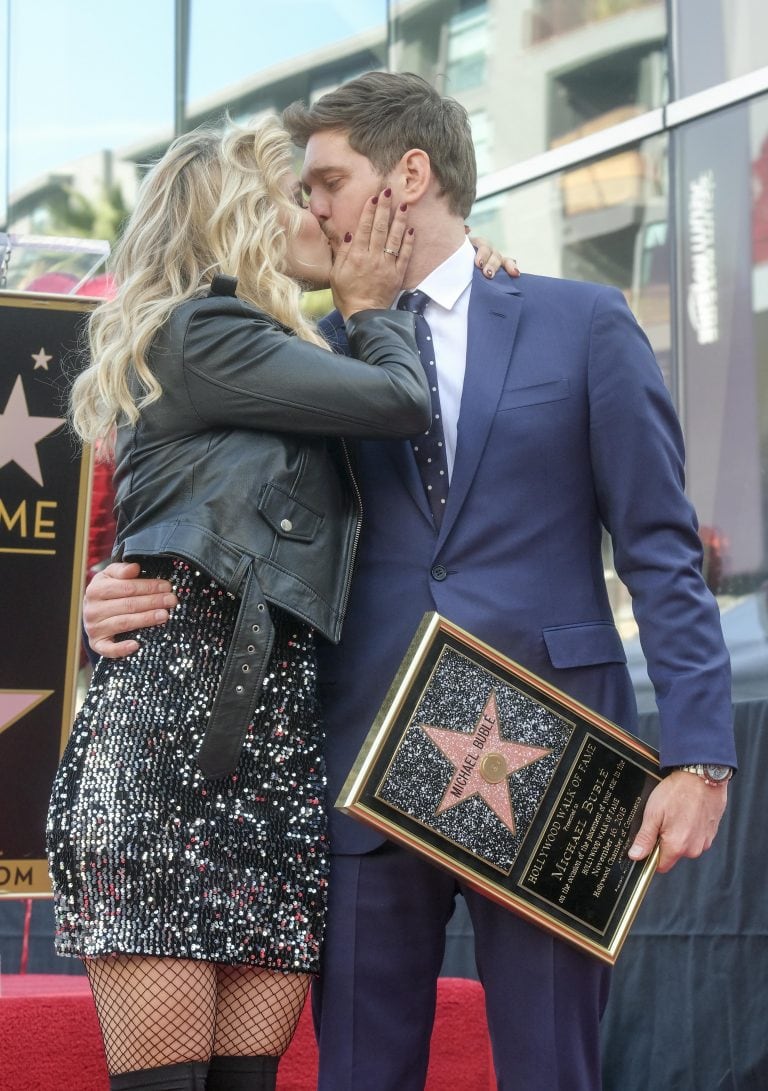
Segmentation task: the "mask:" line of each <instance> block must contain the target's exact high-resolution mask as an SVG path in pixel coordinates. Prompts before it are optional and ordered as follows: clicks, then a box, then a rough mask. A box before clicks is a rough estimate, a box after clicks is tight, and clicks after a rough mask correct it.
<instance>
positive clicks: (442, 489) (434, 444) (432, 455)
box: [397, 291, 448, 527]
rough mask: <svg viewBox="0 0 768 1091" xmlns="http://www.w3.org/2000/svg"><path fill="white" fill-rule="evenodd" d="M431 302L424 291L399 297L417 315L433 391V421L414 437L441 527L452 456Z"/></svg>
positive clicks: (419, 342)
mask: <svg viewBox="0 0 768 1091" xmlns="http://www.w3.org/2000/svg"><path fill="white" fill-rule="evenodd" d="M427 303H429V296H428V295H426V294H425V293H424V292H419V291H415V292H404V293H403V295H401V296H400V299H399V300H398V303H397V307H398V310H401V311H411V313H412V314H414V315H415V316H416V347H417V348H418V350H419V357H420V359H421V363H422V365H423V367H424V370H425V372H426V373H427V379H428V380H429V392H430V397H431V399H432V423H431V425H430V427H429V431H428V432H425V433H424V435H423V436H419V437H418V438H417V439H414V440H411V445H412V447H413V453H414V455H415V456H416V464H417V465H418V467H419V473H420V474H421V480H422V481H423V482H424V488H425V490H426V493H427V499H428V500H429V506H430V508H431V509H432V517H433V519H434V520H435V526H436V527H439V526H440V523H441V522H442V518H443V512H444V511H445V501H446V499H447V497H448V460H447V458H446V455H445V436H444V434H443V418H442V414H441V412H440V392H439V391H438V388H437V367H436V366H435V348H434V344H433V342H432V331H431V330H430V328H429V323H428V322H427V320H426V318H425V317H424V308H425V307H426V305H427Z"/></svg>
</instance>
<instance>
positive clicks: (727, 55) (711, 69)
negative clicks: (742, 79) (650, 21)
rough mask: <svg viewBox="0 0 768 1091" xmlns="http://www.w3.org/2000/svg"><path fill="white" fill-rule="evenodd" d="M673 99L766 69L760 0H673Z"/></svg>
mask: <svg viewBox="0 0 768 1091" xmlns="http://www.w3.org/2000/svg"><path fill="white" fill-rule="evenodd" d="M674 7H675V27H676V34H675V36H674V41H673V50H674V69H675V74H676V78H675V98H680V97H682V96H684V95H693V94H695V93H696V92H697V91H703V90H705V89H706V88H708V87H714V86H715V85H716V84H718V83H722V82H723V81H724V80H731V79H735V78H736V77H737V76H744V75H746V74H747V73H749V72H753V71H755V69H757V68H762V67H764V66H765V65H768V4H766V2H765V0H675V4H674Z"/></svg>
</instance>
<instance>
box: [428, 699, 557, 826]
mask: <svg viewBox="0 0 768 1091" xmlns="http://www.w3.org/2000/svg"><path fill="white" fill-rule="evenodd" d="M422 730H423V731H424V732H426V734H427V735H428V736H429V738H430V739H431V740H432V742H433V743H434V744H435V746H436V747H437V748H438V750H440V751H441V753H443V754H444V755H445V757H446V758H448V760H449V761H450V762H451V763H452V764H453V766H454V772H453V776H452V777H451V780H450V782H449V784H448V787H447V788H446V790H445V794H444V795H443V798H442V800H441V801H440V805H439V807H438V808H437V810H436V811H435V814H442V813H443V811H447V810H449V809H450V808H451V807H455V806H457V804H459V803H464V801H465V800H467V799H469V798H470V797H471V796H476V795H478V796H480V797H481V799H484V800H485V802H486V803H487V804H488V806H489V807H490V808H491V810H492V811H493V812H494V814H496V815H497V816H498V818H499V819H500V820H501V821H502V822H503V823H504V825H505V826H506V827H507V829H508V830H509V831H510V833H514V832H515V812H514V810H513V808H512V800H511V797H510V794H509V780H508V778H509V776H510V775H511V774H512V773H515V772H517V770H518V769H524V768H525V766H526V765H531V764H533V762H535V761H540V760H541V758H544V757H546V756H547V754H551V753H552V751H551V750H549V749H545V748H544V747H541V746H526V745H525V744H524V743H520V742H508V741H507V740H506V739H503V738H502V737H501V735H500V734H499V713H498V709H497V707H496V693H495V691H494V690H491V693H490V695H489V697H488V700H487V701H486V703H485V708H484V709H483V711H482V712H481V714H480V718H479V719H478V721H477V723H476V724H475V729H474V731H473V732H472V734H471V735H470V734H467V733H466V732H464V731H450V730H449V729H448V728H445V727H433V726H432V725H427V724H422Z"/></svg>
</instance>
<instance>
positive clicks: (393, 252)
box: [384, 246, 400, 258]
mask: <svg viewBox="0 0 768 1091" xmlns="http://www.w3.org/2000/svg"><path fill="white" fill-rule="evenodd" d="M384 253H385V254H391V255H392V257H393V258H396V257H398V256H399V254H400V251H399V250H393V249H392V247H391V246H385V247H384Z"/></svg>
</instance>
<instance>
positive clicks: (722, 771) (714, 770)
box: [704, 765, 733, 782]
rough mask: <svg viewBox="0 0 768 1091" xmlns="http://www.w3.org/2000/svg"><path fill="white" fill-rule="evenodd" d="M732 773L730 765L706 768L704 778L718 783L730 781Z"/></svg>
mask: <svg viewBox="0 0 768 1091" xmlns="http://www.w3.org/2000/svg"><path fill="white" fill-rule="evenodd" d="M732 772H733V770H732V769H731V767H730V765H705V766H704V776H705V777H708V778H709V779H710V780H716V781H718V782H722V781H724V780H729V779H730V776H731V773H732Z"/></svg>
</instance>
